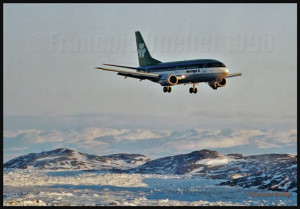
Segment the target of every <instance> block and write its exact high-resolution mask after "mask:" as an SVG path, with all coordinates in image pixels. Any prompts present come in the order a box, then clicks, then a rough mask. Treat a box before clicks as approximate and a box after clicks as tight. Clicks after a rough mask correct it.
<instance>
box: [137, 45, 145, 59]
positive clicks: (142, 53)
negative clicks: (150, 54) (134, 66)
mask: <svg viewBox="0 0 300 209" xmlns="http://www.w3.org/2000/svg"><path fill="white" fill-rule="evenodd" d="M138 53H139V58H142V57H144V55H145V53H146V49H145V45H144V44H143V43H140V44H139V50H138Z"/></svg>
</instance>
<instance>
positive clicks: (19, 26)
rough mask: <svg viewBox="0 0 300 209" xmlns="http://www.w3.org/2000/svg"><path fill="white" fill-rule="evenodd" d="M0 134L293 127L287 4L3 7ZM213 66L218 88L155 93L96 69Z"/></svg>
mask: <svg viewBox="0 0 300 209" xmlns="http://www.w3.org/2000/svg"><path fill="white" fill-rule="evenodd" d="M3 16H4V19H3V23H4V25H3V29H4V30H3V31H4V37H3V42H4V49H3V52H4V53H3V60H4V63H3V76H4V77H3V82H4V84H3V87H4V89H3V93H4V109H3V112H4V129H25V128H32V129H34V128H35V129H39V128H41V129H42V128H43V129H47V128H48V129H51V128H72V127H83V126H90V125H94V126H101V127H106V128H132V129H138V128H147V129H168V130H176V129H181V130H185V129H190V128H209V129H222V128H236V129H241V128H250V129H274V128H296V125H297V117H296V116H297V78H296V77H297V58H296V56H297V32H296V25H297V20H296V17H297V5H296V4H4V14H3ZM135 31H140V32H141V33H142V35H143V38H144V40H145V42H146V44H147V47H148V49H149V50H150V53H151V55H152V57H154V58H156V59H158V60H160V61H162V62H168V61H177V60H188V59H202V58H203V59H204V58H209V59H217V60H220V61H221V62H223V63H225V65H226V66H227V67H228V69H229V71H230V73H238V72H241V73H242V74H243V75H242V76H241V77H235V78H229V79H228V80H227V85H226V87H224V88H219V89H218V90H216V91H215V90H213V89H212V88H210V87H209V86H208V85H207V84H205V83H200V84H199V85H198V86H197V88H198V93H197V94H196V95H195V94H190V93H189V92H188V89H189V88H190V86H189V85H178V86H175V87H173V90H172V93H171V94H164V93H163V91H162V86H160V85H159V84H156V83H152V82H150V81H139V80H137V79H132V78H128V79H126V80H125V79H124V77H122V76H117V75H116V73H113V72H105V71H100V70H96V69H95V67H97V66H98V67H99V66H102V64H103V63H112V64H120V65H128V66H138V57H137V52H136V42H135Z"/></svg>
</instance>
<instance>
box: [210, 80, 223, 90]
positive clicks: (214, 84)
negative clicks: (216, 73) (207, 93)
mask: <svg viewBox="0 0 300 209" xmlns="http://www.w3.org/2000/svg"><path fill="white" fill-rule="evenodd" d="M226 83H227V81H226V79H225V78H222V79H221V80H220V81H213V82H209V83H208V85H209V86H210V87H211V88H213V89H217V88H219V87H224V86H226Z"/></svg>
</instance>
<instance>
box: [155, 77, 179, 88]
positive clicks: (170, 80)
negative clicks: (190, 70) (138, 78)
mask: <svg viewBox="0 0 300 209" xmlns="http://www.w3.org/2000/svg"><path fill="white" fill-rule="evenodd" d="M158 83H159V84H160V85H162V86H172V85H176V84H177V83H178V78H177V77H176V76H175V75H163V76H162V77H161V78H160V79H159V81H158Z"/></svg>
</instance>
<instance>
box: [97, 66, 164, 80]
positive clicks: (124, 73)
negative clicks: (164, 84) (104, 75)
mask: <svg viewBox="0 0 300 209" xmlns="http://www.w3.org/2000/svg"><path fill="white" fill-rule="evenodd" d="M96 69H101V70H105V71H112V72H117V73H118V74H117V75H122V76H125V77H132V78H137V79H142V80H144V79H148V80H152V81H157V80H158V79H159V75H158V74H156V73H144V72H134V71H125V70H115V69H110V68H102V67H96Z"/></svg>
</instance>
